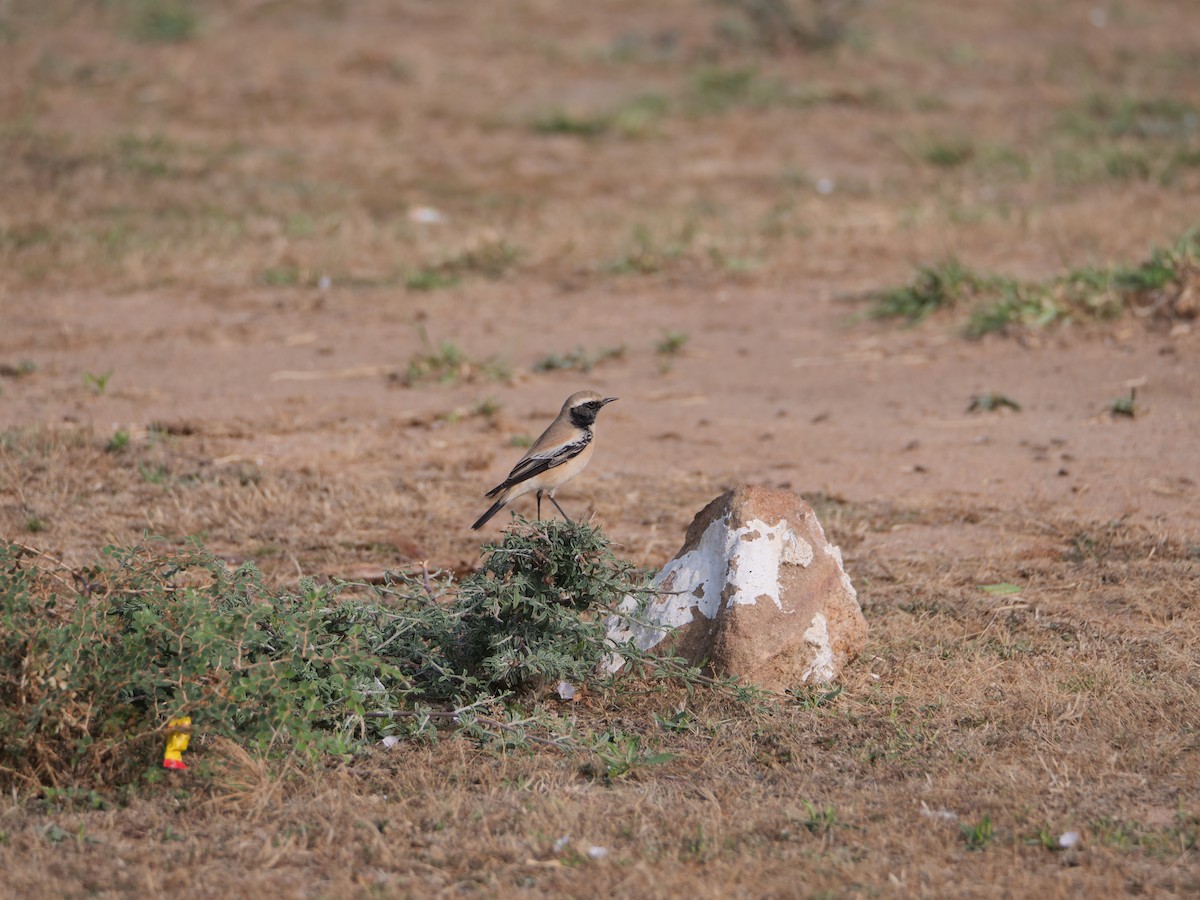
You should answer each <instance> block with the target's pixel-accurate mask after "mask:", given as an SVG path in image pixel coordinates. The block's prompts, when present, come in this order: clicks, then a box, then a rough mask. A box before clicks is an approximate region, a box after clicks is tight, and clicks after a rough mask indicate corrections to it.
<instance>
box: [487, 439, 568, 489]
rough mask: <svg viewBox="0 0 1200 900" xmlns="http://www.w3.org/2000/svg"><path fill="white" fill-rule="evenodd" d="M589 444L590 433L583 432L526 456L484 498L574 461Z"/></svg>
mask: <svg viewBox="0 0 1200 900" xmlns="http://www.w3.org/2000/svg"><path fill="white" fill-rule="evenodd" d="M591 442H592V435H591V432H584V433H583V434H581V435H579V436H578V437H576V438H575V439H574V440H571V441H567V442H566V443H563V444H557V445H555V446H552V447H546V448H544V449H542V450H539V451H537V452H535V453H530V454H528V455H527V456H525V457H523V458H522V459H521V461H520V462H519V463H517V464H516V465H515V466H513V470H512V471H511V472H509V473H508V477H507V478H505V479H504V481H503V482H502V483H500V484H498V485H496V486H495V487H494V488H492V489H491V490H490V491H488V492H487V494H486V495H485V496H488V497H494V496H495V495H496V494H498V493H500V492H501V491H502V490H504V489H505V488H510V487H512V486H513V485H514V484H520V483H521V482H522V481H528V480H529V479H530V478H533V477H534V476H535V475H541V474H542V473H543V472H545V471H547V470H548V469H553V468H554V467H555V466H561V465H562V464H563V463H565V462H567V461H568V460H572V459H574V458H575V457H576V456H578V455H579V454H580V453H582V452H583V451H584V448H585V447H587V445H588V444H590V443H591Z"/></svg>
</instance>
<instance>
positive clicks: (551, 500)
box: [550, 494, 575, 525]
mask: <svg viewBox="0 0 1200 900" xmlns="http://www.w3.org/2000/svg"><path fill="white" fill-rule="evenodd" d="M550 502H551V503H553V504H554V508H555V509H557V510H558V511H559V512H560V513H562V517H563V518H564V519H566V520H567V522H568V523H569V524H571V525H574V524H575V523H574V522H572V521H571V517H570V516H568V515H567V512H566V510H564V509H563V508H562V507H561V506H559V505H558V501H557V500H555V499H554V495H553V494H551V495H550Z"/></svg>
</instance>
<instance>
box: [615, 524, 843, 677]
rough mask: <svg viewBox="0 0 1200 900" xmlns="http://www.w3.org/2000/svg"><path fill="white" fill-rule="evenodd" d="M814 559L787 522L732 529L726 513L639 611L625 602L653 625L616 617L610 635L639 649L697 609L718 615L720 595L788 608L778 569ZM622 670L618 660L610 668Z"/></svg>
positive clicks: (664, 574) (733, 602) (661, 578)
mask: <svg viewBox="0 0 1200 900" xmlns="http://www.w3.org/2000/svg"><path fill="white" fill-rule="evenodd" d="M812 561H813V547H812V544H810V543H809V542H808V541H806V540H804V538H802V537H800V535H798V534H796V532H795V531H793V530H792V529H791V527H790V526H789V525H788V523H787V521H786V520H781V521H779V522H777V523H776V524H775V525H768V524H767V523H766V522H764V521H762V520H761V519H753V520H751V521H750V522H749V523H747V524H746V525H743V526H742V527H740V528H730V527H729V516H728V515H725V516H724V517H723V518H721V519H715V520H713V521H712V522H710V523H709V525H708V527H707V528H706V529H704V533H703V534H702V535H701V537H700V541H699V543H698V544H697V546H696V547H695V549H693V550H689V551H688V552H686V553H683V554H680V555H679V556H677V557H676V558H675V559H673V560H671V561H670V562H669V563H667V565H666V566H665V567H664V568H663V570H662V571H661V572H659V573H658V575H657V577H656V578H655V579H654V581H653V583H652V587H653V589H654V590H655V591H657V592H659V593H660V596H659V597H658V598H657V599H655V600H654V601H653V602H651V603H650V604H649V605H648V607H647V608H646V609H643V610H641V612H640V615H639V614H638V613H639V611H638V602H637V600H636V599H635V598H633V597H626V598H625V599H624V600H622V601H621V604H620V606H619V607H618V609H619V611H620V612H621V613H624V614H625V615H626V616H630V615H632V616H636V617H637V618H638V619H640V620H642V621H643V622H649V623H653V625H652V626H649V627H647V626H646V625H642V624H638V623H636V622H630V621H629V620H628V619H622V618H621V617H620V616H613V617H611V618H610V619H609V621H608V636H609V638H610V639H611V640H613V641H615V642H618V643H623V642H625V641H628V640H630V639H632V640H633V642H634V646H636V647H638V649H640V650H649V649H650V648H651V647H654V646H655V645H657V644H658V643H659V642H660V641H662V640H663V638H665V637H666V636H667V634H668V633H670V632H671V631H673V630H674V629H676V628H679V627H681V626H683V625H687V624H688V623H689V622H691V621H692V620H693V619H694V618H695V615H696V613H699V614H700V615H702V616H703V617H704V618H706V619H715V618H716V616H717V613H718V612H719V611H720V607H721V598H722V597H728V600H727V602H726V606H727V607H729V608H732V607H734V606H738V605H752V604H755V603H758V601H759V600H760V599H761V598H763V597H769V598H770V599H771V602H772V603H774V604H775V606H776V608H777V609H779V611H780V612H790V610H784V608H783V603H782V602H781V600H780V598H779V567H780V566H781V565H796V566H808V565H810V564H811V563H812ZM847 580H848V579H847ZM826 644H828V640H826ZM619 668H620V665H619V664H618V665H617V666H616V668H615V669H612V670H611V671H616V669H619Z"/></svg>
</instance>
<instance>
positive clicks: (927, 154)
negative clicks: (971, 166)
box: [918, 137, 975, 169]
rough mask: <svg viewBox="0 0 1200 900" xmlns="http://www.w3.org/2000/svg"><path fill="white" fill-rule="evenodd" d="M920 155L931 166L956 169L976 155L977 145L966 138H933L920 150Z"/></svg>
mask: <svg viewBox="0 0 1200 900" xmlns="http://www.w3.org/2000/svg"><path fill="white" fill-rule="evenodd" d="M918 155H919V156H920V158H921V159H923V160H924V161H925V162H927V163H929V164H930V165H931V166H937V167H938V168H941V169H954V168H957V167H958V166H961V165H963V164H964V163H967V162H970V161H971V160H972V159H973V158H974V157H975V145H974V144H972V143H971V141H969V140H967V139H966V138H961V137H953V138H931V139H930V140H929V141H927V142H926V143H925V144H924V145H923V146H922V147H920V148H919V150H918Z"/></svg>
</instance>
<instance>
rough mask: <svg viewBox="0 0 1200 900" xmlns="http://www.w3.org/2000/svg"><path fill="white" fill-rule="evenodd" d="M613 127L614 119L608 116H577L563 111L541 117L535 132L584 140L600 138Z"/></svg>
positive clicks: (535, 123)
mask: <svg viewBox="0 0 1200 900" xmlns="http://www.w3.org/2000/svg"><path fill="white" fill-rule="evenodd" d="M611 127H612V119H611V117H609V116H607V115H591V116H584V115H575V114H572V113H569V112H566V111H565V110H561V109H556V110H554V111H553V112H548V113H546V114H545V115H542V116H539V117H538V118H537V119H535V120H534V122H533V130H534V131H536V132H537V133H538V134H569V135H573V136H575V137H583V138H594V137H599V136H600V135H602V134H604V133H605V132H606V131H608V130H609V129H610V128H611Z"/></svg>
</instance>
